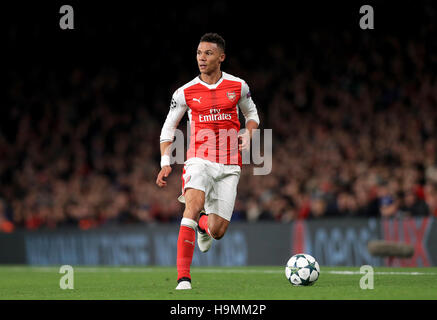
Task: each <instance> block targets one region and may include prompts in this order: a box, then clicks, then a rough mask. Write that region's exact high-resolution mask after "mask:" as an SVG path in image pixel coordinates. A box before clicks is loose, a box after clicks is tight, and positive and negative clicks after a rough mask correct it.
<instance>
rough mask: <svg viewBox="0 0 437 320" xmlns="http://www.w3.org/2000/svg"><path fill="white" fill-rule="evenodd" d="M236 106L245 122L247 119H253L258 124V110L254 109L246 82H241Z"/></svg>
mask: <svg viewBox="0 0 437 320" xmlns="http://www.w3.org/2000/svg"><path fill="white" fill-rule="evenodd" d="M238 106H239V107H240V110H241V111H242V112H243V115H244V118H245V119H246V123H247V122H248V121H249V120H253V121H255V122H256V123H258V124H259V117H258V111H257V110H256V105H255V103H254V102H253V100H252V97H251V96H250V90H249V86H248V85H247V83H246V82H243V83H242V85H241V97H240V100H239V101H238Z"/></svg>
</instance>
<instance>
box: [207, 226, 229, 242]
mask: <svg viewBox="0 0 437 320" xmlns="http://www.w3.org/2000/svg"><path fill="white" fill-rule="evenodd" d="M209 233H210V234H211V236H212V237H213V238H214V239H215V240H220V239H221V238H223V236H224V235H225V233H226V227H225V226H212V227H209Z"/></svg>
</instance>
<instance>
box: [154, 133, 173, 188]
mask: <svg viewBox="0 0 437 320" xmlns="http://www.w3.org/2000/svg"><path fill="white" fill-rule="evenodd" d="M171 144H172V142H171V141H164V142H161V144H160V149H161V159H162V160H161V166H162V167H161V170H160V171H159V173H158V177H157V178H156V184H157V185H158V186H159V187H160V188H163V187H165V186H166V185H167V181H165V178H167V177H168V176H169V175H170V173H171V166H170V152H169V150H170V146H171ZM166 161H168V162H167V163H168V164H167V163H166Z"/></svg>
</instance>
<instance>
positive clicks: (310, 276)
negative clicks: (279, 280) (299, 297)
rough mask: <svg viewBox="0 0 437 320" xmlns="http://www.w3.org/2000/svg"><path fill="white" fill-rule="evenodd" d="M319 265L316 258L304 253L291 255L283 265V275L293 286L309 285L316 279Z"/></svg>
mask: <svg viewBox="0 0 437 320" xmlns="http://www.w3.org/2000/svg"><path fill="white" fill-rule="evenodd" d="M319 274H320V267H319V264H318V262H317V261H316V259H314V257H312V256H310V255H309V254H306V253H299V254H295V255H294V256H292V257H291V258H290V259H289V260H288V262H287V265H286V266H285V277H287V280H288V281H290V283H291V284H292V285H294V286H309V285H313V284H314V282H316V281H317V279H318V278H319Z"/></svg>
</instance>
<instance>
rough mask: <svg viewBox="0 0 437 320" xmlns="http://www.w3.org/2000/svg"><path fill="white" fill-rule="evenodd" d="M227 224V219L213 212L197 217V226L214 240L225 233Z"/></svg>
mask: <svg viewBox="0 0 437 320" xmlns="http://www.w3.org/2000/svg"><path fill="white" fill-rule="evenodd" d="M228 226H229V221H228V220H226V219H225V218H222V217H221V216H219V215H218V214H215V213H210V214H208V215H206V214H205V215H202V216H201V217H200V219H199V227H200V228H201V229H202V230H205V231H206V232H207V233H208V234H209V235H210V236H211V237H212V238H214V239H215V240H219V239H221V238H222V237H223V236H224V235H225V233H226V230H227V229H228Z"/></svg>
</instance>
